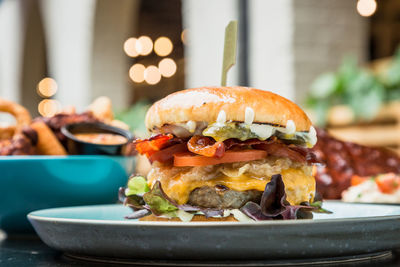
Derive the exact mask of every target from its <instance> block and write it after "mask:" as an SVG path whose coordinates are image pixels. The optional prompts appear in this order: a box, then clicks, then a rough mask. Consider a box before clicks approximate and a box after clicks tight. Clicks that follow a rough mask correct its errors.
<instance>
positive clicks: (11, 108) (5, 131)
mask: <svg viewBox="0 0 400 267" xmlns="http://www.w3.org/2000/svg"><path fill="white" fill-rule="evenodd" d="M0 112H6V113H9V114H11V115H13V116H14V118H15V120H16V122H17V123H16V125H15V126H13V125H12V126H6V127H1V126H0V139H9V138H11V137H12V136H13V135H14V134H16V133H18V132H20V131H21V129H22V127H24V126H27V125H29V124H30V123H31V120H32V118H31V115H30V114H29V111H28V110H27V109H26V108H24V107H23V106H21V105H18V104H17V103H14V102H12V101H8V100H5V99H3V98H0Z"/></svg>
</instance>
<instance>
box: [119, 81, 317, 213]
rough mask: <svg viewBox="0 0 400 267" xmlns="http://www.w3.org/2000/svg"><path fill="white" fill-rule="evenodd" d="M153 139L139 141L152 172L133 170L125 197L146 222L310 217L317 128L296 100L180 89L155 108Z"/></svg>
mask: <svg viewBox="0 0 400 267" xmlns="http://www.w3.org/2000/svg"><path fill="white" fill-rule="evenodd" d="M145 124H146V127H147V129H148V130H149V132H150V133H151V137H150V138H148V139H136V140H134V141H133V142H134V145H135V148H136V151H137V152H138V153H139V154H141V155H145V156H147V158H148V159H149V161H150V162H151V164H152V165H151V170H150V172H149V173H148V175H147V177H144V176H140V175H132V176H131V178H130V179H129V181H128V184H127V187H126V188H120V192H119V195H120V200H121V201H123V203H124V204H125V205H127V206H129V207H131V208H132V209H133V210H134V212H133V213H132V214H131V215H129V216H127V218H140V220H147V221H149V220H150V221H154V220H157V221H159V220H181V221H210V220H212V221H216V220H217V221H220V220H223V221H226V220H228V221H246V220H274V219H296V218H310V217H311V216H312V215H311V212H313V211H314V212H321V211H324V210H323V209H322V208H321V202H320V201H316V200H315V179H314V177H313V176H312V165H313V164H315V163H316V160H315V156H314V155H313V154H312V153H311V151H310V148H311V147H312V146H313V145H314V144H315V143H316V141H317V137H316V131H315V129H314V128H313V126H312V124H311V122H310V120H309V118H308V117H307V115H306V114H305V113H304V112H303V110H302V109H300V108H299V107H298V106H297V105H296V104H294V103H293V102H291V101H289V100H287V99H286V98H284V97H281V96H279V95H277V94H274V93H271V92H268V91H264V90H258V89H254V88H247V87H201V88H195V89H187V90H183V91H179V92H175V93H173V94H171V95H168V96H167V97H165V98H163V99H161V100H159V101H158V102H156V103H155V104H154V105H152V106H151V107H150V109H149V110H148V112H147V114H146V119H145Z"/></svg>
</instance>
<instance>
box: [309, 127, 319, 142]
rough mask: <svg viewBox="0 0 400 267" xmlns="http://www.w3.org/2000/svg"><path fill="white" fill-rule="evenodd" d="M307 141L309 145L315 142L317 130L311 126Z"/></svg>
mask: <svg viewBox="0 0 400 267" xmlns="http://www.w3.org/2000/svg"><path fill="white" fill-rule="evenodd" d="M308 141H309V142H310V144H311V146H314V145H315V144H316V143H317V131H316V130H315V128H314V127H313V126H311V127H310V130H309V132H308Z"/></svg>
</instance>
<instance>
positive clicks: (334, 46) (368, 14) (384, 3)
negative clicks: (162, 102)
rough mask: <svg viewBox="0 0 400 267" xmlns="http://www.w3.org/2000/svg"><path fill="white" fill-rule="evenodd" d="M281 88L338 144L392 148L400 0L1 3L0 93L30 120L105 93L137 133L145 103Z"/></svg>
mask: <svg viewBox="0 0 400 267" xmlns="http://www.w3.org/2000/svg"><path fill="white" fill-rule="evenodd" d="M232 19H235V20H238V22H239V40H238V45H239V46H238V58H237V64H236V65H235V66H234V68H233V69H232V70H231V71H230V73H229V76H228V85H246V86H252V87H257V88H261V89H265V90H270V91H273V92H276V93H278V94H281V95H283V96H285V97H287V98H289V99H291V100H293V101H295V102H296V103H298V104H300V105H301V106H302V107H304V108H306V109H307V112H308V113H309V114H310V116H311V117H312V119H313V121H314V123H316V124H317V125H319V126H322V127H327V128H328V129H329V130H330V132H331V133H333V134H334V135H336V136H338V137H341V138H344V139H346V140H352V141H356V142H358V143H362V144H367V145H374V146H375V145H376V146H386V147H390V148H392V149H395V150H398V149H399V147H400V122H399V120H400V108H399V104H398V102H397V99H399V98H400V51H399V52H398V53H396V49H397V46H398V44H399V42H400V31H399V30H398V29H399V26H400V1H398V0H379V1H376V0H335V1H332V0H296V1H295V0H280V1H275V0H219V1H213V0H202V1H196V0H146V1H140V0H85V1H82V0H0V36H1V37H0V38H1V39H0V40H1V42H0V97H2V98H5V99H8V100H12V101H16V102H18V103H20V104H22V105H24V106H25V107H27V108H28V109H29V111H30V112H31V113H32V114H33V115H34V116H37V115H42V116H52V115H54V114H55V113H57V112H59V111H60V110H61V109H62V108H64V107H66V106H69V105H74V106H76V108H77V109H78V110H81V109H83V108H84V107H86V106H87V105H88V104H89V103H90V102H91V101H92V100H93V99H94V98H96V97H98V96H102V95H105V96H108V97H110V98H111V99H112V102H113V108H114V110H115V112H116V113H117V114H118V115H117V117H118V118H119V119H121V120H123V121H125V122H126V123H128V124H129V125H130V126H131V127H132V128H133V129H135V130H136V132H137V133H138V134H140V133H141V132H144V129H143V124H142V121H143V116H144V114H145V111H146V109H147V107H148V104H149V103H152V102H153V101H155V100H157V99H159V98H161V97H164V96H165V95H167V94H169V93H171V92H173V91H176V90H181V89H184V88H190V87H197V86H207V85H208V86H212V85H219V84H220V77H221V68H222V51H223V39H224V29H225V26H226V25H227V24H228V22H229V21H230V20H232Z"/></svg>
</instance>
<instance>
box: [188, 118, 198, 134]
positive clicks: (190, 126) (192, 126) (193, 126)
mask: <svg viewBox="0 0 400 267" xmlns="http://www.w3.org/2000/svg"><path fill="white" fill-rule="evenodd" d="M186 126H187V128H186V129H187V130H188V131H189V132H190V133H194V131H195V130H196V122H195V121H192V120H190V121H188V122H187V123H186Z"/></svg>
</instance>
